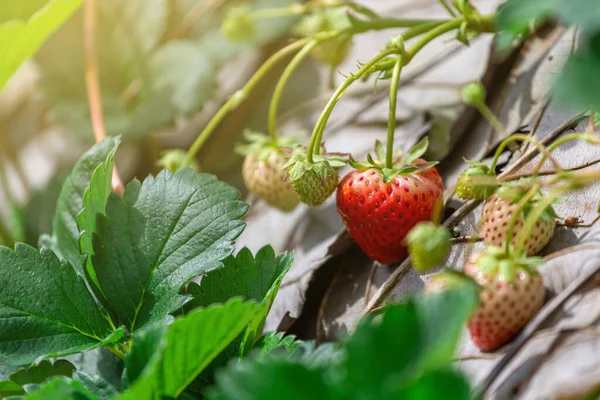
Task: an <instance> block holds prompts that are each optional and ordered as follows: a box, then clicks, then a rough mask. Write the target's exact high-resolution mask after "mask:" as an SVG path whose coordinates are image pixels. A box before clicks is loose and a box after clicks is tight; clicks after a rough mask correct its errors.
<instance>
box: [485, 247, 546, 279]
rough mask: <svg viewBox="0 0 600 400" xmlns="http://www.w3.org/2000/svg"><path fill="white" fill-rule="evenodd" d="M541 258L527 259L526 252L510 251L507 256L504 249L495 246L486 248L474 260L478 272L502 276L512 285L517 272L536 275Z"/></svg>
mask: <svg viewBox="0 0 600 400" xmlns="http://www.w3.org/2000/svg"><path fill="white" fill-rule="evenodd" d="M543 262H544V259H543V258H541V257H528V256H527V255H526V252H525V251H524V250H523V251H521V252H515V251H512V248H511V251H509V252H508V254H507V253H506V252H505V251H504V249H502V248H500V247H496V246H487V247H486V249H485V250H484V251H483V252H481V253H480V255H479V257H478V258H477V259H476V260H475V264H476V265H477V266H478V267H479V269H480V271H482V272H484V273H486V274H488V275H490V276H494V275H497V274H502V275H503V276H504V279H505V280H506V282H508V283H514V282H515V278H516V274H517V270H518V269H519V270H525V271H527V272H528V273H529V274H537V271H536V267H537V266H539V265H541V264H543Z"/></svg>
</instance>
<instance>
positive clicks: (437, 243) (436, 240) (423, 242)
mask: <svg viewBox="0 0 600 400" xmlns="http://www.w3.org/2000/svg"><path fill="white" fill-rule="evenodd" d="M406 241H407V243H408V253H409V254H410V261H411V263H412V266H413V267H414V268H415V269H416V270H417V271H420V272H425V271H427V270H429V269H431V268H433V267H435V266H437V265H440V264H442V263H443V262H444V259H445V258H446V256H447V255H448V252H449V251H450V247H451V243H450V232H448V230H447V229H446V228H443V227H441V226H436V225H435V224H433V223H432V222H420V223H418V224H417V225H415V227H414V228H413V229H411V230H410V232H408V235H407V236H406Z"/></svg>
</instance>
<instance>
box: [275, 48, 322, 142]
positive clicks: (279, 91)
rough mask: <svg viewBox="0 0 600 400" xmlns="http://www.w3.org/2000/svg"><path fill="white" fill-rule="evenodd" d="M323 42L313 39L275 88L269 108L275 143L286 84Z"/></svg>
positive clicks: (291, 63) (297, 55) (301, 51)
mask: <svg viewBox="0 0 600 400" xmlns="http://www.w3.org/2000/svg"><path fill="white" fill-rule="evenodd" d="M321 41H322V40H319V39H312V40H311V41H310V42H308V43H307V44H306V45H305V46H304V47H303V48H302V50H300V51H299V52H298V54H296V55H295V56H294V58H293V59H292V61H290V63H289V64H288V66H287V67H286V68H285V70H284V71H283V73H282V74H281V78H279V81H278V82H277V86H276V87H275V91H274V92H273V97H272V98H271V105H270V107H269V135H270V136H271V138H272V139H273V141H275V142H276V141H277V132H276V124H277V110H278V108H279V102H280V100H281V95H282V94H283V90H284V89H285V86H286V84H287V83H288V81H289V79H290V77H291V76H292V74H293V73H294V71H295V70H296V68H298V66H299V65H300V63H301V62H302V61H303V60H304V59H305V58H306V57H307V56H308V55H309V54H310V52H311V51H312V49H314V48H315V46H316V45H318V44H319V43H320V42H321Z"/></svg>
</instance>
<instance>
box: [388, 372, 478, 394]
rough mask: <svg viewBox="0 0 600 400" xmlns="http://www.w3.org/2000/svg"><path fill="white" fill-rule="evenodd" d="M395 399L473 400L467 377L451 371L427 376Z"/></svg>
mask: <svg viewBox="0 0 600 400" xmlns="http://www.w3.org/2000/svg"><path fill="white" fill-rule="evenodd" d="M389 398H393V399H449V398H452V399H454V400H469V399H471V388H470V387H469V381H468V380H467V378H466V377H464V376H463V375H461V374H459V373H458V372H456V371H452V370H451V369H446V370H440V371H434V372H430V373H427V374H425V375H424V376H422V377H421V378H419V379H418V380H417V381H415V382H413V383H411V384H410V385H409V386H407V387H404V388H402V389H400V390H398V391H397V392H395V393H394V394H393V395H392V396H390V397H389Z"/></svg>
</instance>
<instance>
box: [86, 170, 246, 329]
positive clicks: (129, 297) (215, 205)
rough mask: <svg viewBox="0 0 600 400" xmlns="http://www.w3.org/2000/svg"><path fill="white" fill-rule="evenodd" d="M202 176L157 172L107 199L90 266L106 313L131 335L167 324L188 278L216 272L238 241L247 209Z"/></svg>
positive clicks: (221, 185) (99, 218) (228, 191)
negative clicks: (151, 325)
mask: <svg viewBox="0 0 600 400" xmlns="http://www.w3.org/2000/svg"><path fill="white" fill-rule="evenodd" d="M238 196H239V193H238V191H237V190H236V189H234V188H232V187H230V186H228V185H226V184H225V183H222V182H220V181H218V180H217V179H216V177H214V176H212V175H208V174H197V173H195V172H194V171H193V170H192V169H190V168H186V169H182V170H180V171H178V172H176V173H175V174H172V173H171V172H170V171H169V170H163V171H162V172H161V173H160V174H158V175H157V176H156V177H152V176H151V177H148V178H146V179H145V180H144V182H143V183H140V182H139V181H133V182H131V183H130V184H129V185H127V188H126V190H125V194H124V197H123V198H120V197H119V196H118V195H117V194H115V193H111V195H110V197H109V199H108V203H107V206H106V216H104V215H102V214H98V215H97V220H96V229H97V233H94V237H93V250H94V255H93V256H92V264H93V267H94V270H95V272H96V276H97V279H98V282H99V287H100V289H101V290H102V292H103V293H104V294H105V296H106V299H107V300H108V302H109V303H110V306H111V309H112V311H113V312H114V313H115V315H117V317H118V318H119V320H120V321H122V323H123V324H125V325H126V326H127V327H128V329H129V330H130V331H132V332H133V331H135V330H136V329H139V328H141V327H143V326H144V325H146V324H149V323H152V322H156V321H158V320H161V319H163V318H165V317H167V316H168V315H169V314H170V313H172V312H173V311H175V310H176V309H178V308H180V307H181V306H183V304H185V303H186V302H187V301H188V300H189V297H186V296H181V295H179V292H180V291H181V289H182V287H183V285H184V284H186V283H187V282H189V281H190V280H191V279H192V278H193V277H195V276H197V275H200V274H204V273H206V272H208V271H210V270H213V269H215V268H218V267H219V266H220V265H221V261H222V260H223V259H224V258H226V257H227V256H229V255H230V254H231V253H232V251H233V247H234V246H233V241H234V240H235V239H236V238H237V237H238V236H239V235H240V234H241V232H242V231H243V229H244V226H245V225H244V223H243V222H242V221H240V218H241V217H243V216H244V214H245V213H246V211H247V210H248V206H247V205H246V204H245V203H244V202H242V201H239V200H238Z"/></svg>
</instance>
